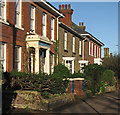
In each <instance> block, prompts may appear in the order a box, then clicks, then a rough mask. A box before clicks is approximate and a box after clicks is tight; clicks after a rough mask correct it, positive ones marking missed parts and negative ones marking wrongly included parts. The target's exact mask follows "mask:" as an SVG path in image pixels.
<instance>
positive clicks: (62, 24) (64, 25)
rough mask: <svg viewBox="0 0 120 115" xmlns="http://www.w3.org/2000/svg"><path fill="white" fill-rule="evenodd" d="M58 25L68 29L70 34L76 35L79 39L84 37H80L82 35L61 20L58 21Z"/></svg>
mask: <svg viewBox="0 0 120 115" xmlns="http://www.w3.org/2000/svg"><path fill="white" fill-rule="evenodd" d="M59 26H61V27H62V28H64V29H66V30H68V31H70V32H71V33H72V34H74V35H76V36H77V37H79V38H81V39H84V38H83V37H82V35H80V33H78V32H77V31H75V30H74V29H73V28H71V27H69V26H67V25H66V24H64V23H63V22H59Z"/></svg>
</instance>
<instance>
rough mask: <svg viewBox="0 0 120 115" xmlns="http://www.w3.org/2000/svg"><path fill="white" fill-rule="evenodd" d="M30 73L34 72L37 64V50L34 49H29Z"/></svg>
mask: <svg viewBox="0 0 120 115" xmlns="http://www.w3.org/2000/svg"><path fill="white" fill-rule="evenodd" d="M29 53H30V54H29V72H30V73H33V72H34V63H35V49H34V48H33V47H31V48H29Z"/></svg>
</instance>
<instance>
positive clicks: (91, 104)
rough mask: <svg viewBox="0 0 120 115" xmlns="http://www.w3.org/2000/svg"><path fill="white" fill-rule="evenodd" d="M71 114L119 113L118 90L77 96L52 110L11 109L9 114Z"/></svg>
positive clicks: (119, 94)
mask: <svg viewBox="0 0 120 115" xmlns="http://www.w3.org/2000/svg"><path fill="white" fill-rule="evenodd" d="M18 114H19V115H21V114H25V115H30V114H33V115H38V114H41V115H49V114H50V115H59V114H62V115H67V114H68V115H72V114H76V115H77V114H85V115H87V114H88V115H89V114H91V115H94V114H98V115H101V114H102V115H103V114H107V115H120V90H117V91H115V92H110V93H105V94H103V95H97V96H93V97H90V98H86V99H81V98H77V99H76V101H75V102H74V103H72V104H69V105H64V106H62V107H59V108H56V109H54V110H52V111H48V112H45V111H31V110H23V109H13V110H12V111H11V114H10V115H18Z"/></svg>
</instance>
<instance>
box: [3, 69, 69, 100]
mask: <svg viewBox="0 0 120 115" xmlns="http://www.w3.org/2000/svg"><path fill="white" fill-rule="evenodd" d="M3 81H4V82H3V84H2V86H3V87H2V88H3V90H18V89H22V90H35V91H39V92H41V95H42V96H44V97H45V98H49V96H50V94H60V93H65V89H66V87H67V85H68V81H67V80H63V79H62V78H61V77H56V76H54V75H41V74H27V73H23V72H17V71H12V72H11V73H8V72H5V73H3Z"/></svg>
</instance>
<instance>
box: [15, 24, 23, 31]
mask: <svg viewBox="0 0 120 115" xmlns="http://www.w3.org/2000/svg"><path fill="white" fill-rule="evenodd" d="M15 27H16V28H17V29H19V30H22V31H23V30H24V28H21V27H19V26H18V25H15Z"/></svg>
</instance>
